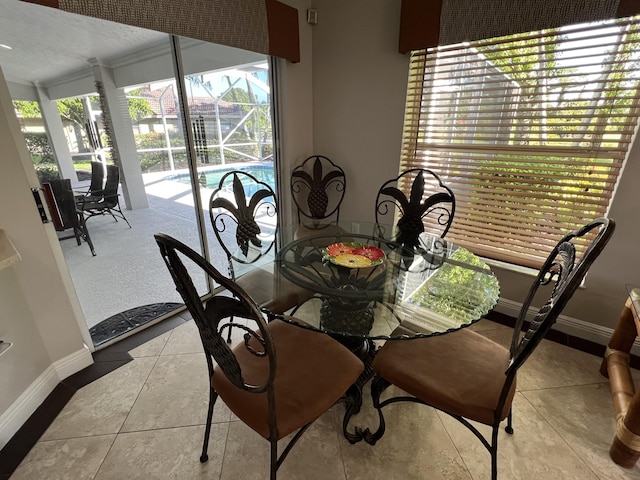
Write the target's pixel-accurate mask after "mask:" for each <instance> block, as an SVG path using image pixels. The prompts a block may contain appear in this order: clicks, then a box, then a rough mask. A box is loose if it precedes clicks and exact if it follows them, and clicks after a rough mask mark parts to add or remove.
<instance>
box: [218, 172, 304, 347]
mask: <svg viewBox="0 0 640 480" xmlns="http://www.w3.org/2000/svg"><path fill="white" fill-rule="evenodd" d="M277 214H278V204H277V201H276V194H275V192H274V191H273V189H272V188H271V187H270V186H269V185H268V184H266V183H264V182H261V181H259V180H258V179H257V178H256V177H254V176H253V175H251V174H250V173H247V172H244V171H239V170H236V171H231V172H228V173H226V174H225V175H223V176H222V178H221V179H220V182H219V183H218V186H217V188H216V189H215V190H214V191H213V193H212V194H211V197H210V198H209V216H210V218H211V225H212V227H213V232H214V234H215V236H216V238H217V239H218V242H219V244H220V246H221V247H222V249H223V250H224V252H225V254H226V256H227V262H228V267H229V276H230V278H231V279H232V280H233V281H237V282H238V285H240V286H241V287H242V288H243V289H244V290H246V291H247V292H249V293H250V294H251V296H252V297H253V299H254V300H255V301H256V302H257V303H258V304H259V305H260V306H262V307H265V308H267V309H269V310H270V311H272V312H275V313H284V312H286V311H288V310H290V309H291V308H294V307H296V306H297V305H299V304H300V303H302V302H303V301H304V300H306V299H308V298H310V297H311V296H312V295H313V294H312V293H311V292H309V291H308V290H305V289H304V288H302V287H299V286H297V285H295V284H293V283H292V282H290V281H289V280H286V279H285V278H284V277H283V276H282V275H280V274H279V272H278V271H277V270H276V271H274V270H273V266H274V263H273V256H274V255H275V249H276V245H275V242H276V235H277ZM229 335H230V332H229ZM229 339H230V337H229Z"/></svg>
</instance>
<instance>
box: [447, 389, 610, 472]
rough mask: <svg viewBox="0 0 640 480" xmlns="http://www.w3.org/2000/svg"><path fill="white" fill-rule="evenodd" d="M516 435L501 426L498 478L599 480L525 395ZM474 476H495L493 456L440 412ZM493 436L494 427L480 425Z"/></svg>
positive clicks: (518, 402)
mask: <svg viewBox="0 0 640 480" xmlns="http://www.w3.org/2000/svg"><path fill="white" fill-rule="evenodd" d="M513 415H514V417H513V428H514V434H513V435H509V434H507V433H506V432H505V431H504V425H505V424H506V422H503V425H502V426H501V428H500V433H499V437H498V478H502V479H509V480H512V479H519V480H520V479H521V480H528V479H531V480H534V479H535V480H558V479H562V480H598V477H597V476H596V475H595V474H594V473H593V472H592V471H591V469H589V467H588V466H587V465H586V464H585V463H584V462H583V461H582V459H581V458H580V457H579V456H578V455H576V453H575V452H574V451H573V450H572V448H571V446H570V445H569V444H568V443H567V442H566V441H565V440H564V439H563V438H562V437H561V436H560V435H559V434H558V432H556V430H554V428H553V426H552V425H551V424H550V423H549V422H547V421H546V419H545V418H544V417H543V416H542V415H540V414H538V413H537V411H536V410H535V409H534V408H533V406H532V405H531V404H530V403H529V402H528V401H527V400H526V399H525V398H524V397H523V396H522V395H521V394H519V393H518V394H516V397H515V399H514V408H513ZM438 416H439V417H440V418H441V419H442V421H443V423H444V425H445V428H446V430H447V432H448V433H449V435H450V436H451V438H452V440H453V443H454V444H455V445H456V447H457V449H458V451H459V452H460V455H462V458H463V460H464V463H465V465H466V466H467V467H468V468H469V470H470V472H471V474H472V475H473V478H474V479H477V480H481V479H487V478H490V477H491V457H490V455H489V452H488V451H487V449H486V448H485V447H484V446H483V445H482V444H481V443H480V441H479V440H478V439H477V438H476V436H475V435H473V433H471V432H470V431H469V430H467V429H466V428H465V427H464V426H463V425H462V424H460V423H459V422H458V421H456V420H454V419H453V418H451V417H449V416H448V415H445V414H443V413H441V412H438ZM479 427H480V428H479V430H480V431H481V432H482V433H483V434H484V435H488V436H489V438H490V435H491V428H490V427H487V426H486V425H479Z"/></svg>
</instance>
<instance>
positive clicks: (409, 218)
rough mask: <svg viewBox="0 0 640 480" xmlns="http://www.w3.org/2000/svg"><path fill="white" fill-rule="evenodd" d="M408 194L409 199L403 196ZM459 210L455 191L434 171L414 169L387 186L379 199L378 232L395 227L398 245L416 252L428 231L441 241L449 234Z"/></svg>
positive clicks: (380, 191) (383, 186)
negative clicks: (456, 211) (424, 233)
mask: <svg viewBox="0 0 640 480" xmlns="http://www.w3.org/2000/svg"><path fill="white" fill-rule="evenodd" d="M407 191H409V195H408V196H407V195H406V194H405V193H404V192H407ZM455 210H456V199H455V196H454V194H453V191H451V189H450V188H449V187H447V186H446V185H445V184H444V183H442V181H441V180H440V177H438V175H436V174H435V173H434V172H432V171H431V170H427V169H423V168H412V169H410V170H405V171H404V172H402V173H401V174H400V175H398V176H397V177H396V178H393V179H391V180H389V181H387V182H385V183H384V184H383V185H382V187H380V190H378V195H377V197H376V223H377V224H378V226H379V228H381V229H382V228H384V227H383V226H385V225H387V226H388V225H395V226H396V227H397V232H396V234H395V240H396V242H398V243H400V244H402V245H404V246H406V247H408V248H417V247H418V246H419V245H420V241H419V237H420V234H422V233H423V232H425V231H428V232H429V233H436V234H438V235H439V236H440V237H441V238H444V236H445V235H446V234H447V232H448V231H449V228H450V227H451V223H452V222H453V216H454V214H455ZM381 233H382V232H381Z"/></svg>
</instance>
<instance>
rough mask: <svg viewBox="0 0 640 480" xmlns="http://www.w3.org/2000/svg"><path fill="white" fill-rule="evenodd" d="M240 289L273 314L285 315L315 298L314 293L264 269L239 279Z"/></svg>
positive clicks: (255, 270)
mask: <svg viewBox="0 0 640 480" xmlns="http://www.w3.org/2000/svg"><path fill="white" fill-rule="evenodd" d="M236 283H237V284H238V285H240V287H241V288H242V289H243V290H244V291H245V292H247V293H248V294H249V295H251V298H253V300H254V301H255V302H256V303H257V304H258V305H260V306H261V307H265V308H267V309H268V310H270V311H272V312H273V313H284V312H286V311H288V310H290V309H292V308H293V307H295V306H297V305H300V304H301V303H303V302H304V301H305V300H308V299H309V298H311V297H312V296H313V292H310V291H309V290H307V289H305V288H302V287H300V286H298V285H296V284H294V283H292V282H290V281H289V280H287V279H286V278H284V277H283V276H282V275H275V276H274V275H273V274H272V273H271V272H270V271H269V270H265V269H264V268H255V269H253V270H251V271H250V272H247V273H245V274H244V275H242V276H241V277H239V278H238V280H237V282H236Z"/></svg>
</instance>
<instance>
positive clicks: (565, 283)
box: [507, 217, 615, 377]
mask: <svg viewBox="0 0 640 480" xmlns="http://www.w3.org/2000/svg"><path fill="white" fill-rule="evenodd" d="M614 229H615V222H614V221H613V220H611V219H609V218H604V217H603V218H599V219H597V220H594V221H592V222H589V223H588V224H586V225H585V226H583V227H582V228H580V229H579V230H576V231H573V232H570V233H568V234H566V235H565V236H564V237H563V238H562V239H560V241H558V243H557V244H556V246H555V247H554V248H553V250H552V251H551V253H550V254H549V256H548V257H547V260H546V261H545V263H544V264H543V265H542V267H541V268H540V271H539V272H538V275H537V277H536V279H535V281H534V282H533V284H532V285H531V288H530V289H529V293H528V294H527V297H526V299H525V301H524V302H523V304H522V308H521V310H520V314H519V315H518V318H517V319H516V323H515V326H514V333H513V337H512V339H511V348H510V351H511V363H510V365H509V370H508V371H507V376H508V377H509V376H512V375H515V372H516V370H517V369H518V368H519V367H520V366H521V365H522V364H523V363H524V361H525V360H526V359H527V358H528V357H529V355H531V353H532V352H533V350H534V349H535V348H536V346H537V345H538V344H539V343H540V341H541V340H542V339H543V338H544V337H545V335H546V334H547V333H548V332H549V330H550V329H551V327H552V326H553V324H554V323H555V322H556V320H557V319H558V316H559V315H560V313H562V310H563V309H564V307H565V306H566V305H567V303H568V302H569V300H570V299H571V297H572V296H573V294H574V293H575V291H576V290H577V289H578V287H579V286H580V284H581V283H582V281H583V279H584V277H585V275H586V274H587V271H588V270H589V267H591V264H592V263H593V262H594V261H595V259H596V258H598V255H600V252H602V250H603V249H604V247H605V245H606V244H607V242H608V241H609V239H610V238H611V235H612V234H613V231H614ZM577 243H582V245H583V246H584V245H585V244H586V248H584V252H583V253H582V254H579V252H578V251H577V248H576V244H577ZM578 257H579V258H578ZM576 258H578V261H577V262H576ZM550 283H553V288H552V291H551V293H550V295H549V298H548V300H547V301H546V302H545V303H544V305H543V306H542V307H541V308H540V309H539V310H538V312H537V313H536V315H535V317H534V318H533V319H532V320H531V322H530V326H529V327H528V329H527V330H526V331H525V333H524V335H522V334H521V331H522V327H523V325H524V323H525V321H526V319H527V314H528V313H529V309H530V307H531V304H532V302H533V299H534V297H535V296H536V293H537V292H538V289H539V288H540V287H541V286H543V285H549V284H550Z"/></svg>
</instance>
